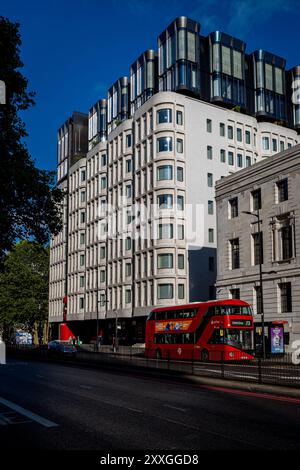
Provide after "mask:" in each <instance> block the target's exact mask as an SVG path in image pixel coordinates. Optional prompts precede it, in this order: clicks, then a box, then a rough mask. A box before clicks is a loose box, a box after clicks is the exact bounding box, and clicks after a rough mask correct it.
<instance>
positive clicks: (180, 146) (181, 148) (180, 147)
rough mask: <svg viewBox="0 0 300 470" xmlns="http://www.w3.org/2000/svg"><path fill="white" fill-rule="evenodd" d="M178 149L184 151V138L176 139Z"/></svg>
mask: <svg viewBox="0 0 300 470" xmlns="http://www.w3.org/2000/svg"><path fill="white" fill-rule="evenodd" d="M176 149H177V153H183V140H182V139H177V140H176Z"/></svg>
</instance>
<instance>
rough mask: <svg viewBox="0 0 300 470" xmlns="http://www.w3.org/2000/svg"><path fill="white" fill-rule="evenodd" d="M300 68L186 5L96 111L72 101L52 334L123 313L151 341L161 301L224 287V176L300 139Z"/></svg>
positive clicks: (92, 330) (61, 135)
mask: <svg viewBox="0 0 300 470" xmlns="http://www.w3.org/2000/svg"><path fill="white" fill-rule="evenodd" d="M299 78H300V68H299V67H295V68H294V69H292V70H290V71H286V69H285V60H284V59H282V58H280V57H277V56H276V55H273V54H270V53H268V52H266V51H262V50H259V51H255V52H253V53H251V54H246V45H245V43H244V42H242V41H240V40H238V39H235V38H233V37H231V36H228V35H227V34H224V33H220V32H214V33H211V34H210V35H209V36H207V37H203V36H201V35H200V25H199V23H197V22H195V21H193V20H191V19H188V18H186V17H180V18H177V19H176V20H175V21H174V22H173V23H172V24H171V25H170V26H169V27H168V28H167V29H166V30H165V31H164V32H163V33H162V34H161V35H160V36H159V38H158V52H156V51H154V50H148V51H146V52H144V53H143V54H142V55H141V56H140V57H139V58H138V59H137V60H136V61H135V62H134V63H133V64H132V65H131V67H130V74H129V77H121V78H120V79H119V80H117V81H116V82H115V83H114V84H113V86H112V87H111V88H109V90H108V93H107V97H106V98H105V99H101V100H100V101H98V102H97V103H96V104H95V105H94V106H93V107H92V108H91V109H90V111H89V113H88V115H85V114H82V113H73V115H72V116H71V117H70V119H68V120H67V121H66V123H65V124H64V125H63V126H62V127H61V128H60V129H59V131H58V185H59V186H60V187H61V188H63V189H64V190H65V191H66V196H65V201H64V212H63V217H64V229H63V231H62V232H61V234H60V235H58V236H56V237H54V238H53V240H52V243H51V259H50V303H49V321H50V323H51V325H52V330H53V332H54V335H56V329H57V328H56V327H58V325H59V324H61V323H63V324H64V325H65V324H67V327H68V328H69V329H70V330H71V332H73V333H74V334H76V335H80V336H81V337H82V338H83V339H86V340H88V339H91V337H93V336H94V337H95V336H96V331H97V330H96V320H98V322H97V323H98V328H101V330H102V332H103V334H104V336H110V335H111V331H112V328H113V323H114V319H115V318H116V316H117V317H118V319H119V322H120V327H121V330H120V333H119V335H120V338H122V339H123V340H124V341H132V342H135V341H143V336H144V327H145V319H146V316H147V315H148V314H149V312H150V311H151V309H152V308H153V307H154V306H163V305H170V304H180V303H182V304H184V303H187V302H189V301H196V300H206V299H209V298H214V297H215V282H216V249H217V239H216V238H217V237H216V214H215V212H216V210H215V200H214V199H215V189H214V186H215V182H216V181H217V180H219V179H221V178H222V177H224V176H226V175H228V174H230V173H233V172H236V171H238V170H240V169H242V168H245V167H247V166H251V165H254V164H255V163H256V162H258V161H260V160H262V159H264V158H268V157H269V156H271V155H273V154H275V153H277V152H279V151H282V150H284V149H287V148H290V147H293V146H294V145H296V144H297V143H298V142H299V136H298V132H299V130H300V101H299V102H297V100H296V99H295V96H294V95H295V94H294V93H293V91H294V90H293V89H292V84H293V83H295V81H296V80H297V79H299ZM153 206H155V208H154V207H153ZM120 214H121V216H120ZM192 232H193V233H194V236H193V237H192V236H191V234H192Z"/></svg>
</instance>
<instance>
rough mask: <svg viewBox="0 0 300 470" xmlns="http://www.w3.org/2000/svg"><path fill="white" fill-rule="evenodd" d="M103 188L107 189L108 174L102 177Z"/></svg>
mask: <svg viewBox="0 0 300 470" xmlns="http://www.w3.org/2000/svg"><path fill="white" fill-rule="evenodd" d="M100 184H101V189H106V176H103V177H102V178H101V183H100Z"/></svg>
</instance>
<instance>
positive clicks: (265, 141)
mask: <svg viewBox="0 0 300 470" xmlns="http://www.w3.org/2000/svg"><path fill="white" fill-rule="evenodd" d="M262 148H263V150H270V139H269V137H263V138H262Z"/></svg>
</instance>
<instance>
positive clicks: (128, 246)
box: [125, 237, 131, 251]
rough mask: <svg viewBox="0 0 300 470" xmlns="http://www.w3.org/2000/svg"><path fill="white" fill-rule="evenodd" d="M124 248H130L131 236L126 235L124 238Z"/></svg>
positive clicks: (127, 249)
mask: <svg viewBox="0 0 300 470" xmlns="http://www.w3.org/2000/svg"><path fill="white" fill-rule="evenodd" d="M125 250H126V251H129V250H131V238H129V237H127V238H126V240H125Z"/></svg>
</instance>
